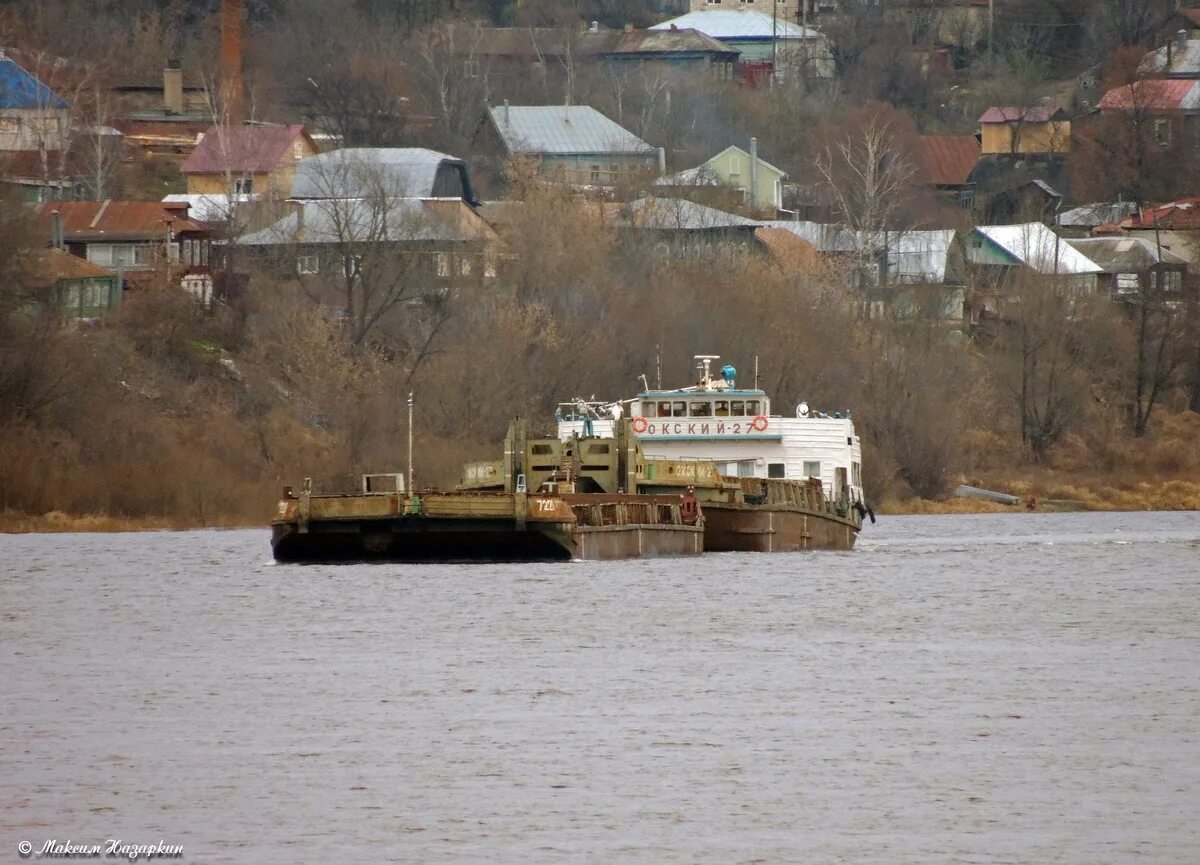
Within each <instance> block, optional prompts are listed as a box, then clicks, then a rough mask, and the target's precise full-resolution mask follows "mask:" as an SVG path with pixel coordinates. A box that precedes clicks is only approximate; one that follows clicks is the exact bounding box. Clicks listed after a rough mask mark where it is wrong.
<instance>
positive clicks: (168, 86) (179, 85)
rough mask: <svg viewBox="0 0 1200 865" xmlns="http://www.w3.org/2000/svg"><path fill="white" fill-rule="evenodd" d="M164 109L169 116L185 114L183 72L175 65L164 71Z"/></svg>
mask: <svg viewBox="0 0 1200 865" xmlns="http://www.w3.org/2000/svg"><path fill="white" fill-rule="evenodd" d="M163 108H165V109H166V110H167V113H168V114H182V113H183V70H182V69H179V68H178V67H176V66H175V64H172V65H170V66H168V67H167V68H166V69H164V70H163Z"/></svg>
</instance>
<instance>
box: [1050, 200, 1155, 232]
mask: <svg viewBox="0 0 1200 865" xmlns="http://www.w3.org/2000/svg"><path fill="white" fill-rule="evenodd" d="M1136 212H1137V205H1136V204H1134V203H1133V202H1132V201H1101V202H1096V203H1094V204H1081V205H1079V206H1078V207H1072V208H1071V209H1070V210H1064V211H1062V212H1061V213H1060V214H1059V215H1058V219H1057V220H1056V221H1055V224H1056V225H1057V226H1058V228H1059V230H1060V231H1061V232H1062V233H1063V235H1064V236H1067V237H1087V236H1088V235H1090V234H1091V233H1092V232H1093V231H1095V230H1097V229H1099V228H1101V227H1102V226H1115V225H1117V224H1119V223H1120V222H1121V220H1123V219H1125V218H1126V217H1128V216H1131V215H1132V214H1134V213H1136Z"/></svg>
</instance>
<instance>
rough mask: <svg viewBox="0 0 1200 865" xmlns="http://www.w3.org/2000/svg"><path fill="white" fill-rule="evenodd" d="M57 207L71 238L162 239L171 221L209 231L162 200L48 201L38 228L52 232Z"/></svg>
mask: <svg viewBox="0 0 1200 865" xmlns="http://www.w3.org/2000/svg"><path fill="white" fill-rule="evenodd" d="M55 211H57V212H58V213H59V214H60V215H61V216H62V219H63V231H64V232H65V234H66V236H67V238H68V239H71V240H81V241H83V240H87V241H103V240H117V239H121V240H158V239H160V238H162V237H163V236H164V232H166V230H167V227H168V225H170V228H171V231H172V232H180V231H206V230H207V229H206V228H205V227H204V226H202V225H199V224H197V223H195V222H193V221H192V220H191V219H182V218H180V216H179V215H178V213H177V212H173V211H172V210H170V209H168V208H167V207H166V206H165V203H164V202H161V201H115V200H112V199H108V200H106V201H47V202H45V203H44V204H42V205H41V208H40V209H39V211H38V216H37V223H36V225H37V230H38V232H39V233H40V234H44V235H46V236H49V235H50V233H51V230H52V215H53V213H54V212H55Z"/></svg>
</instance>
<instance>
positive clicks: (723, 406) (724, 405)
mask: <svg viewBox="0 0 1200 865" xmlns="http://www.w3.org/2000/svg"><path fill="white" fill-rule="evenodd" d="M713 414H714V415H716V416H717V417H729V400H725V399H719V400H717V401H716V402H714V403H713Z"/></svg>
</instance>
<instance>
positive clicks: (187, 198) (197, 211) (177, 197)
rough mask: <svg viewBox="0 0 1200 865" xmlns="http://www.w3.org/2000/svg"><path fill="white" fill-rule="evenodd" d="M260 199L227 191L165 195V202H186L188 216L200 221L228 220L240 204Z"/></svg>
mask: <svg viewBox="0 0 1200 865" xmlns="http://www.w3.org/2000/svg"><path fill="white" fill-rule="evenodd" d="M251 201H258V196H257V195H226V194H225V193H223V192H222V193H217V192H211V193H202V194H197V193H188V192H176V193H172V194H171V195H167V196H164V197H163V203H164V204H171V203H175V204H180V203H182V204H186V205H187V206H188V217H189V218H191V219H194V220H196V221H198V222H227V221H229V220H230V219H232V218H233V211H234V209H235V208H236V206H237V205H239V204H248V203H250V202H251Z"/></svg>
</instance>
